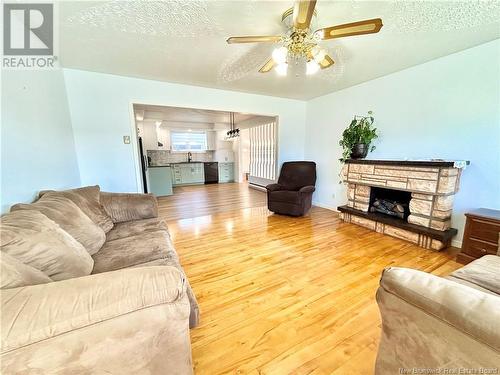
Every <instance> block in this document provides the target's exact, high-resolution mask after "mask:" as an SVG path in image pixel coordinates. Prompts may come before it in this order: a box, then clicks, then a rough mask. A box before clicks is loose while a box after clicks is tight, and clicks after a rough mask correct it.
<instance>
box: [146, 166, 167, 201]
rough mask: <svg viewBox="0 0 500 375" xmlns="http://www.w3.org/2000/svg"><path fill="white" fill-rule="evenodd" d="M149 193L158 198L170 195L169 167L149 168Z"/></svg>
mask: <svg viewBox="0 0 500 375" xmlns="http://www.w3.org/2000/svg"><path fill="white" fill-rule="evenodd" d="M148 174H149V192H150V193H153V194H154V195H156V196H158V197H162V196H165V195H172V194H173V192H172V173H171V168H170V166H165V167H150V168H149V169H148Z"/></svg>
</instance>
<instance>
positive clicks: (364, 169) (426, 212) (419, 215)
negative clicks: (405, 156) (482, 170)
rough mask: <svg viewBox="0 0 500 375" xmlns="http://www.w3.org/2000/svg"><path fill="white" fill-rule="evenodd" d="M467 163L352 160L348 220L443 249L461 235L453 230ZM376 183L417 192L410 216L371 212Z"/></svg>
mask: <svg viewBox="0 0 500 375" xmlns="http://www.w3.org/2000/svg"><path fill="white" fill-rule="evenodd" d="M467 164H468V162H465V161H416V160H415V161H402V160H401V161H400V160H347V161H346V164H345V166H344V168H343V171H342V179H343V181H344V182H346V183H347V198H348V203H347V205H346V206H341V207H339V211H340V212H341V218H342V219H343V220H344V221H347V222H351V223H354V224H358V225H362V226H364V227H367V228H370V229H372V230H375V231H377V232H380V233H385V234H388V235H391V236H394V237H398V238H402V239H405V240H408V241H410V242H413V243H415V244H417V245H419V246H422V247H425V248H428V249H434V250H441V249H444V248H445V247H448V246H449V245H450V243H451V238H452V237H453V236H454V235H455V234H456V233H457V231H456V229H453V228H451V213H452V210H453V196H454V194H455V193H456V192H457V191H458V187H459V184H460V175H461V172H462V169H463V168H464V167H465V165H467ZM372 187H381V188H386V189H392V190H402V191H407V192H411V199H410V202H409V210H410V215H409V216H408V218H407V220H402V219H399V218H394V217H390V216H387V215H384V214H380V213H372V212H369V208H370V203H371V201H370V200H371V199H372V198H373V197H372Z"/></svg>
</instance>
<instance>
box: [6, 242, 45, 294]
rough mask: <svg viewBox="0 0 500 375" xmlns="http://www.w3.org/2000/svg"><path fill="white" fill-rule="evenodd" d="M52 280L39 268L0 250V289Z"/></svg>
mask: <svg viewBox="0 0 500 375" xmlns="http://www.w3.org/2000/svg"><path fill="white" fill-rule="evenodd" d="M50 282H52V280H51V279H50V277H48V276H47V275H46V274H44V273H43V272H42V271H40V270H37V269H36V268H33V267H31V266H28V265H27V264H24V263H22V262H20V261H19V260H17V259H16V258H13V257H11V256H10V255H9V254H7V253H5V252H3V251H0V289H10V288H19V287H21V286H27V285H36V284H45V283H50Z"/></svg>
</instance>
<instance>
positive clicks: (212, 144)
mask: <svg viewBox="0 0 500 375" xmlns="http://www.w3.org/2000/svg"><path fill="white" fill-rule="evenodd" d="M206 134H207V150H209V151H214V150H217V132H216V131H214V130H207V132H206Z"/></svg>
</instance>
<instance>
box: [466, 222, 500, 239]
mask: <svg viewBox="0 0 500 375" xmlns="http://www.w3.org/2000/svg"><path fill="white" fill-rule="evenodd" d="M469 220H470V221H471V223H470V232H469V237H471V238H475V239H479V240H483V241H488V242H493V243H498V233H499V232H500V224H496V223H492V222H490V221H486V220H481V219H476V218H472V219H469Z"/></svg>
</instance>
